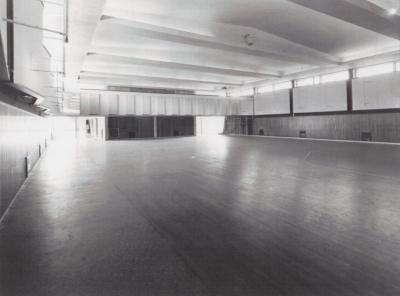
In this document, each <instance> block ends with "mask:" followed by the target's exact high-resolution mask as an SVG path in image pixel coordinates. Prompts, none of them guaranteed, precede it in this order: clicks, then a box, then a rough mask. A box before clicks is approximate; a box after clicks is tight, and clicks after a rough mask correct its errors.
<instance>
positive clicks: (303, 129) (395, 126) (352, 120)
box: [225, 112, 400, 142]
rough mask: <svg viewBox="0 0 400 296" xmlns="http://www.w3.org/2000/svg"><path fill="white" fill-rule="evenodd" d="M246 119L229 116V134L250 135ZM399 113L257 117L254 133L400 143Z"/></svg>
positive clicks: (254, 123) (227, 123) (227, 126)
mask: <svg viewBox="0 0 400 296" xmlns="http://www.w3.org/2000/svg"><path fill="white" fill-rule="evenodd" d="M245 118H246V116H230V117H228V118H227V121H226V125H225V127H226V133H233V134H235V133H236V134H247V133H245V132H244V131H245V130H244V128H243V120H244V119H245ZM399 126H400V113H396V112H393V113H366V114H356V113H353V114H336V115H318V116H295V117H290V116H282V117H263V116H259V117H255V118H254V122H253V127H254V130H253V132H254V134H255V135H260V134H261V135H265V136H280V137H299V136H300V134H301V133H302V136H305V137H308V138H319V139H335V140H354V141H360V140H362V135H363V134H370V136H371V140H372V141H377V142H400V128H399Z"/></svg>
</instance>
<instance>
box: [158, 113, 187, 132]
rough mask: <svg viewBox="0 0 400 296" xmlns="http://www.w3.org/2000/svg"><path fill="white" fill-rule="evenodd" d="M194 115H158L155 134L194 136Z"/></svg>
mask: <svg viewBox="0 0 400 296" xmlns="http://www.w3.org/2000/svg"><path fill="white" fill-rule="evenodd" d="M194 119H195V117H194V116H158V117H157V136H158V137H176V136H194Z"/></svg>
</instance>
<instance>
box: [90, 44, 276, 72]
mask: <svg viewBox="0 0 400 296" xmlns="http://www.w3.org/2000/svg"><path fill="white" fill-rule="evenodd" d="M90 57H99V58H100V60H101V61H103V60H104V61H106V62H109V63H123V64H131V65H139V66H149V67H157V68H164V69H176V70H184V71H190V72H201V73H209V74H221V75H229V76H239V77H251V78H268V77H270V78H279V77H281V75H280V74H279V73H272V72H269V73H266V72H264V71H263V72H253V71H243V70H236V69H231V68H219V67H209V66H200V65H193V64H185V63H175V62H168V61H161V60H153V59H144V58H136V57H128V56H122V55H115V54H108V53H104V52H102V51H97V50H93V51H91V52H89V53H88V58H87V59H86V62H90V61H91V60H90Z"/></svg>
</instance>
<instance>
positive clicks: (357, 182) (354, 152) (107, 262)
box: [0, 136, 400, 296]
mask: <svg viewBox="0 0 400 296" xmlns="http://www.w3.org/2000/svg"><path fill="white" fill-rule="evenodd" d="M0 295H2V296H3V295H4V296H14V295H18V296H24V295H29V296H36V295H37V296H45V295H52V296H54V295H57V296H62V295H65V296H72V295H74V296H75V295H82V296H87V295H95V296H101V295H105V296H110V295H135V296H142V295H149V296H157V295H171V296H172V295H182V296H192V295H227V296H234V295H240V296H246V295H260V296H261V295H273V296H275V295H276V296H279V295H290V296H320V295H324V296H329V295H332V296H339V295H340V296H353V295H354V296H355V295H363V296H366V295H370V296H372V295H374V296H375V295H376V296H390V295H393V296H394V295H396V296H398V295H400V146H395V145H375V144H356V143H339V142H320V141H304V140H290V139H272V138H256V137H253V138H252V137H248V138H245V137H223V136H220V137H215V138H176V139H164V140H143V141H113V142H107V143H101V142H87V143H70V144H67V143H62V144H53V146H52V147H51V148H50V150H48V151H47V154H46V155H45V157H44V158H43V159H42V161H41V162H40V163H39V165H38V166H37V167H36V168H35V170H34V172H33V174H32V176H31V177H30V178H29V179H28V181H27V183H26V184H25V186H24V188H23V189H22V191H21V192H20V194H19V196H18V198H17V200H16V202H15V203H14V206H13V207H12V209H11V211H10V212H9V213H8V215H7V217H6V219H5V221H4V222H3V224H2V225H1V229H0Z"/></svg>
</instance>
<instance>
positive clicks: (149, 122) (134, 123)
mask: <svg viewBox="0 0 400 296" xmlns="http://www.w3.org/2000/svg"><path fill="white" fill-rule="evenodd" d="M107 121H108V138H109V139H133V138H152V137H153V136H154V120H153V117H152V116H141V117H134V116H121V117H108V119H107Z"/></svg>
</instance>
